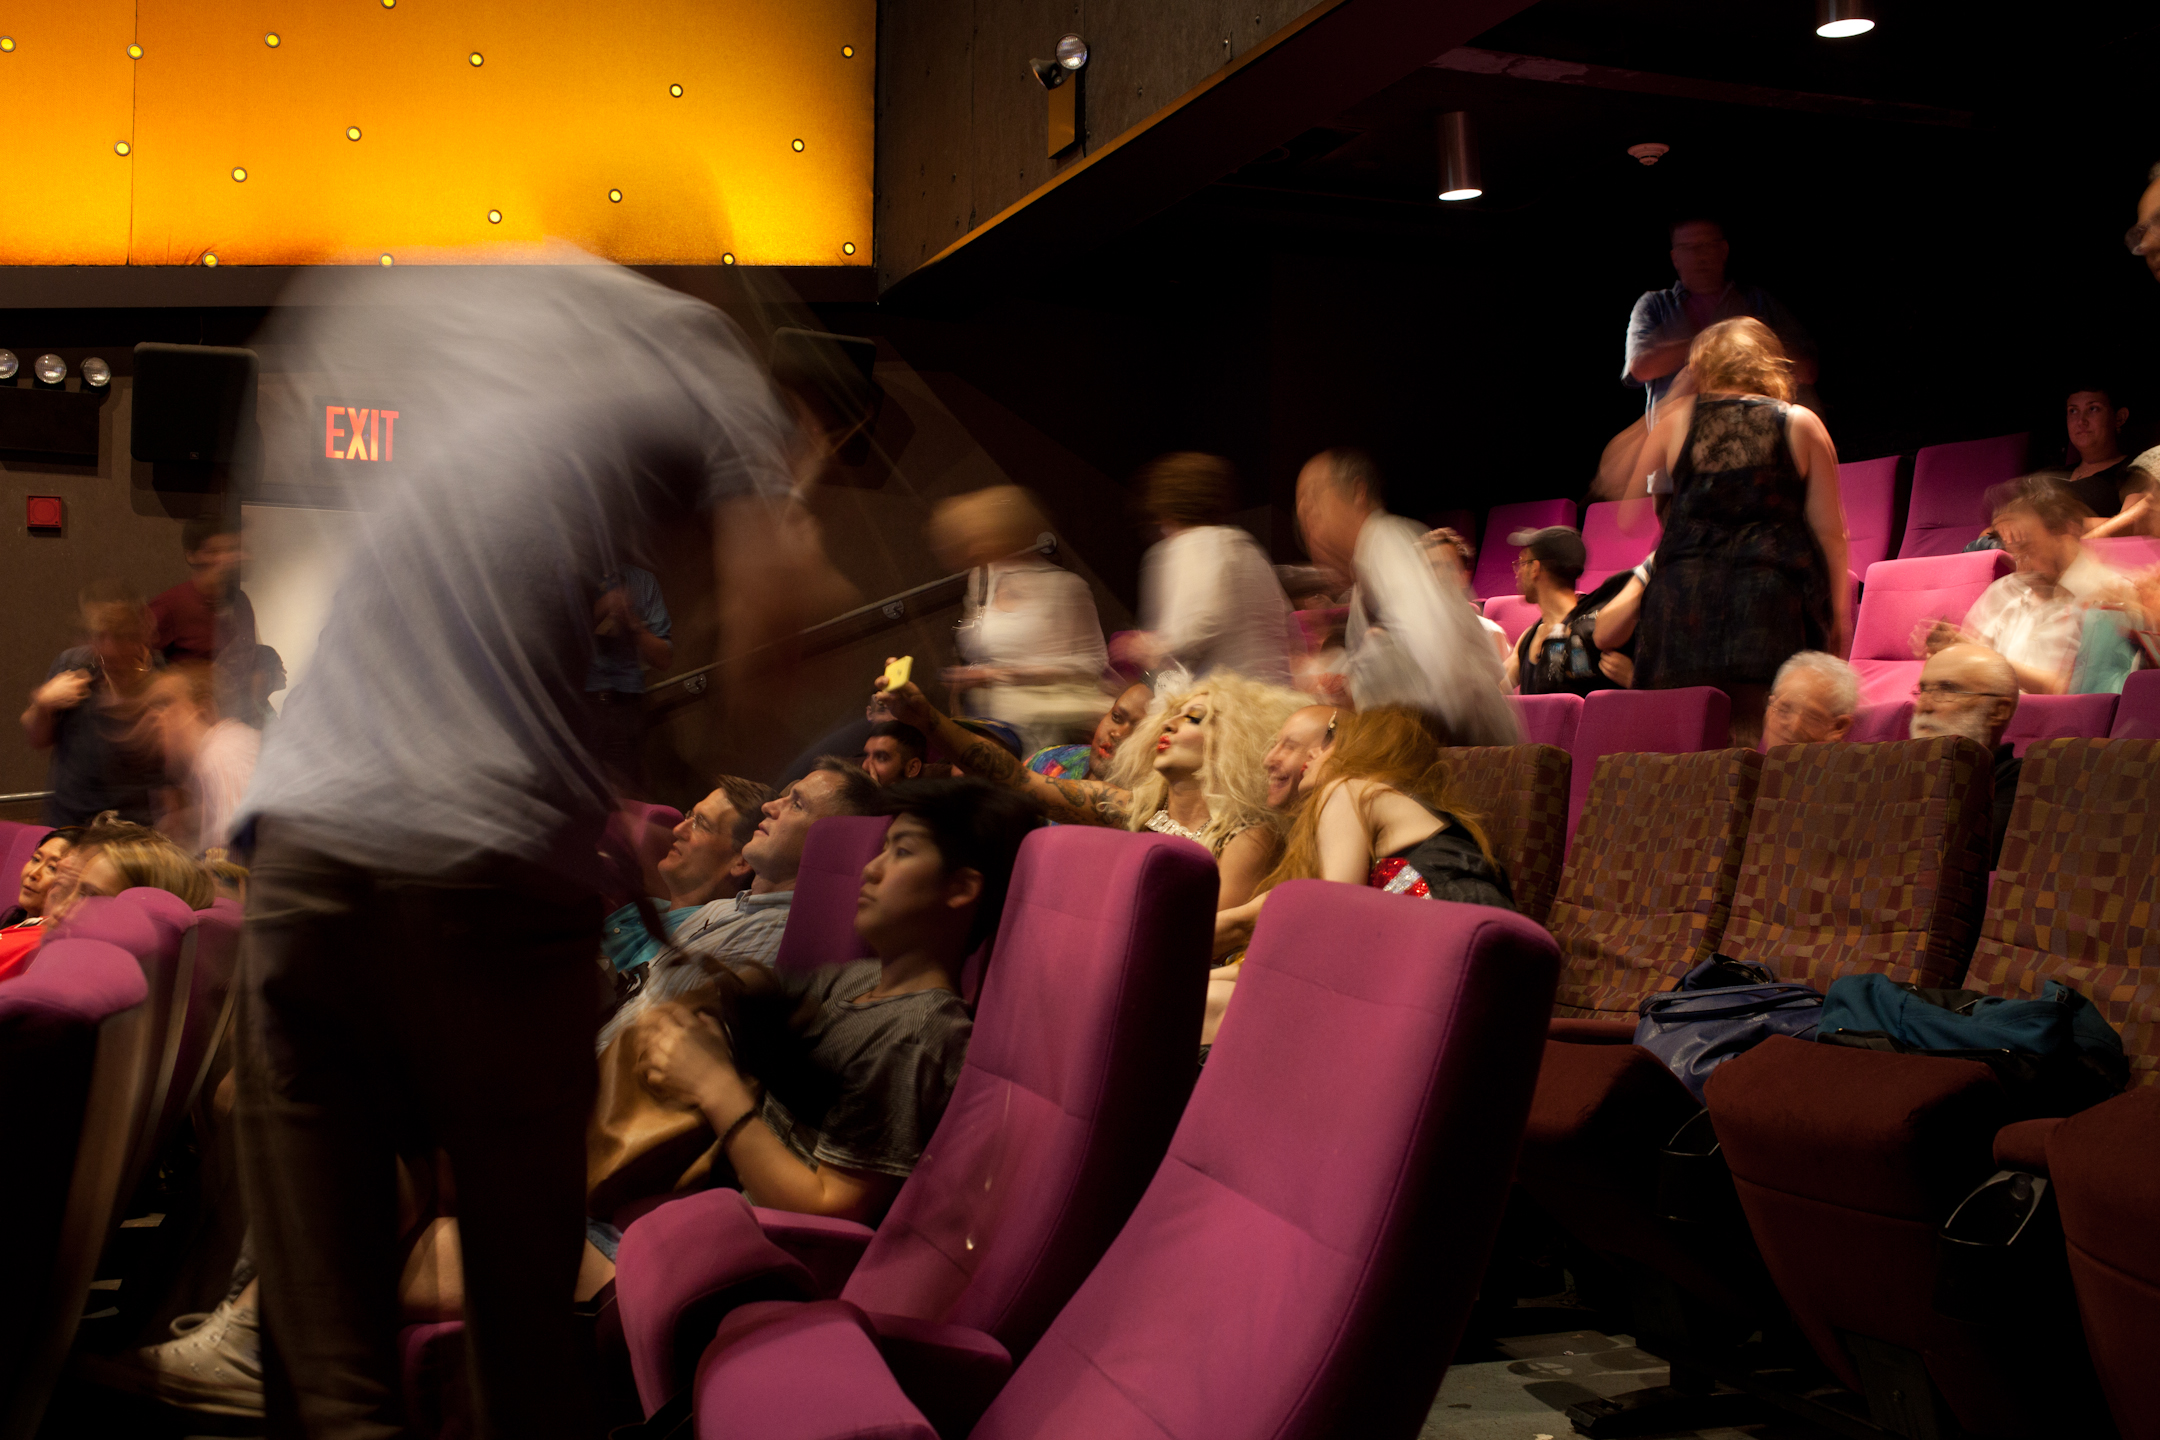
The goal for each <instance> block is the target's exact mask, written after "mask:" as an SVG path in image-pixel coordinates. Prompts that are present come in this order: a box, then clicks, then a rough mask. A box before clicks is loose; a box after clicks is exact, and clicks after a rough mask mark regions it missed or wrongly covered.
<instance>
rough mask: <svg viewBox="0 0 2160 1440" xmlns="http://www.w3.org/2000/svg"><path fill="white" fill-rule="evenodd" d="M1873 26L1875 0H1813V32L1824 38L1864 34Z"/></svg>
mask: <svg viewBox="0 0 2160 1440" xmlns="http://www.w3.org/2000/svg"><path fill="white" fill-rule="evenodd" d="M1874 28H1875V0H1815V33H1816V34H1817V35H1820V36H1822V37H1823V39H1825V40H1844V39H1848V38H1850V37H1851V36H1854V35H1865V34H1867V33H1868V31H1870V30H1873V29H1874Z"/></svg>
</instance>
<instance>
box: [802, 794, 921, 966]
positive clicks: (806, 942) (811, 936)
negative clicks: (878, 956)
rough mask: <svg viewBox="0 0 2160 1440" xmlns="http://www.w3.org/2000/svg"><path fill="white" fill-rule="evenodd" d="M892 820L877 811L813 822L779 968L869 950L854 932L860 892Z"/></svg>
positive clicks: (840, 959)
mask: <svg viewBox="0 0 2160 1440" xmlns="http://www.w3.org/2000/svg"><path fill="white" fill-rule="evenodd" d="M891 823H892V822H891V821H890V820H887V819H885V818H883V817H882V816H877V815H828V816H826V817H825V818H824V819H822V820H819V821H816V822H815V823H813V824H812V825H811V827H810V833H809V835H808V836H807V837H805V839H804V840H803V852H802V868H801V869H800V870H799V871H797V872H796V876H795V898H794V899H793V900H792V901H790V902H789V903H788V918H787V928H786V929H785V930H783V931H782V932H781V934H780V949H779V952H778V953H777V954H775V955H774V956H773V968H774V969H775V970H815V969H816V968H817V967H818V966H820V965H840V964H845V963H846V962H847V961H850V960H860V959H863V958H864V957H865V956H867V955H869V953H870V947H869V946H868V945H866V944H864V943H863V940H862V937H861V936H859V935H857V934H856V933H855V897H856V895H857V894H858V893H859V892H860V891H861V890H862V872H863V866H865V865H868V864H869V863H870V862H871V860H872V859H874V858H875V857H876V855H877V852H878V848H879V847H880V846H882V845H883V844H884V843H885V827H886V826H888V825H890V824H891Z"/></svg>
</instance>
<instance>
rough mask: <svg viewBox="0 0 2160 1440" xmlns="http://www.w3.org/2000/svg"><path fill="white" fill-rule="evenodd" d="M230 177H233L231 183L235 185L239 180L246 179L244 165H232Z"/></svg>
mask: <svg viewBox="0 0 2160 1440" xmlns="http://www.w3.org/2000/svg"><path fill="white" fill-rule="evenodd" d="M232 178H233V183H234V184H236V185H237V184H238V183H240V182H241V181H243V180H245V179H247V169H246V167H244V166H240V165H235V166H233V167H232Z"/></svg>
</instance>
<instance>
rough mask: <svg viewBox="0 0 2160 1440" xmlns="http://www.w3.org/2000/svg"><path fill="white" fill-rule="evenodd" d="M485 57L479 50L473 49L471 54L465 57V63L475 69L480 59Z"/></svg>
mask: <svg viewBox="0 0 2160 1440" xmlns="http://www.w3.org/2000/svg"><path fill="white" fill-rule="evenodd" d="M485 58H486V57H484V56H482V55H481V53H480V52H479V51H477V50H475V51H473V52H472V54H470V55H467V56H466V57H465V63H466V64H468V65H471V66H472V67H474V68H475V69H478V68H479V66H480V63H481V61H482V60H483V59H485Z"/></svg>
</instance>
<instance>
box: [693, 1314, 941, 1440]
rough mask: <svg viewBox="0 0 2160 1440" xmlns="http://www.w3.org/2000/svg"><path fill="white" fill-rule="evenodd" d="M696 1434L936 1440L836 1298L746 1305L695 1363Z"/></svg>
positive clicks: (781, 1439) (740, 1439)
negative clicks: (785, 1303) (797, 1303)
mask: <svg viewBox="0 0 2160 1440" xmlns="http://www.w3.org/2000/svg"><path fill="white" fill-rule="evenodd" d="M695 1383H696V1396H697V1403H696V1409H697V1414H698V1415H699V1417H700V1418H701V1420H702V1421H703V1424H702V1425H701V1426H700V1430H699V1433H701V1434H718V1433H721V1428H720V1427H721V1426H722V1425H723V1424H724V1429H725V1433H726V1434H727V1436H728V1437H729V1440H938V1436H937V1431H935V1430H933V1429H932V1428H931V1426H930V1422H929V1421H928V1419H926V1418H925V1417H924V1416H923V1414H922V1412H920V1411H919V1410H917V1409H916V1408H915V1406H914V1405H912V1404H910V1403H909V1401H908V1397H907V1396H906V1395H905V1394H904V1393H903V1392H902V1391H901V1389H900V1386H899V1384H898V1383H897V1382H896V1381H895V1380H894V1378H893V1375H892V1372H891V1371H890V1370H888V1369H886V1367H885V1361H884V1359H883V1358H882V1357H881V1356H880V1355H879V1353H878V1347H877V1342H876V1341H875V1340H874V1339H873V1338H872V1336H871V1335H870V1333H869V1332H868V1331H867V1329H866V1328H865V1322H864V1316H863V1313H862V1312H861V1311H860V1310H857V1309H856V1308H855V1307H854V1306H852V1305H849V1304H847V1303H845V1302H844V1301H839V1300H816V1301H811V1302H810V1303H808V1304H802V1305H747V1306H744V1307H742V1308H740V1309H738V1310H736V1311H735V1312H733V1313H732V1314H730V1315H729V1316H728V1317H727V1319H726V1320H724V1321H723V1322H721V1326H720V1332H719V1334H718V1335H716V1336H714V1337H713V1342H712V1344H711V1345H709V1346H707V1347H706V1349H705V1353H704V1355H703V1357H702V1358H700V1359H699V1361H698V1365H697V1378H696V1382H695Z"/></svg>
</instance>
